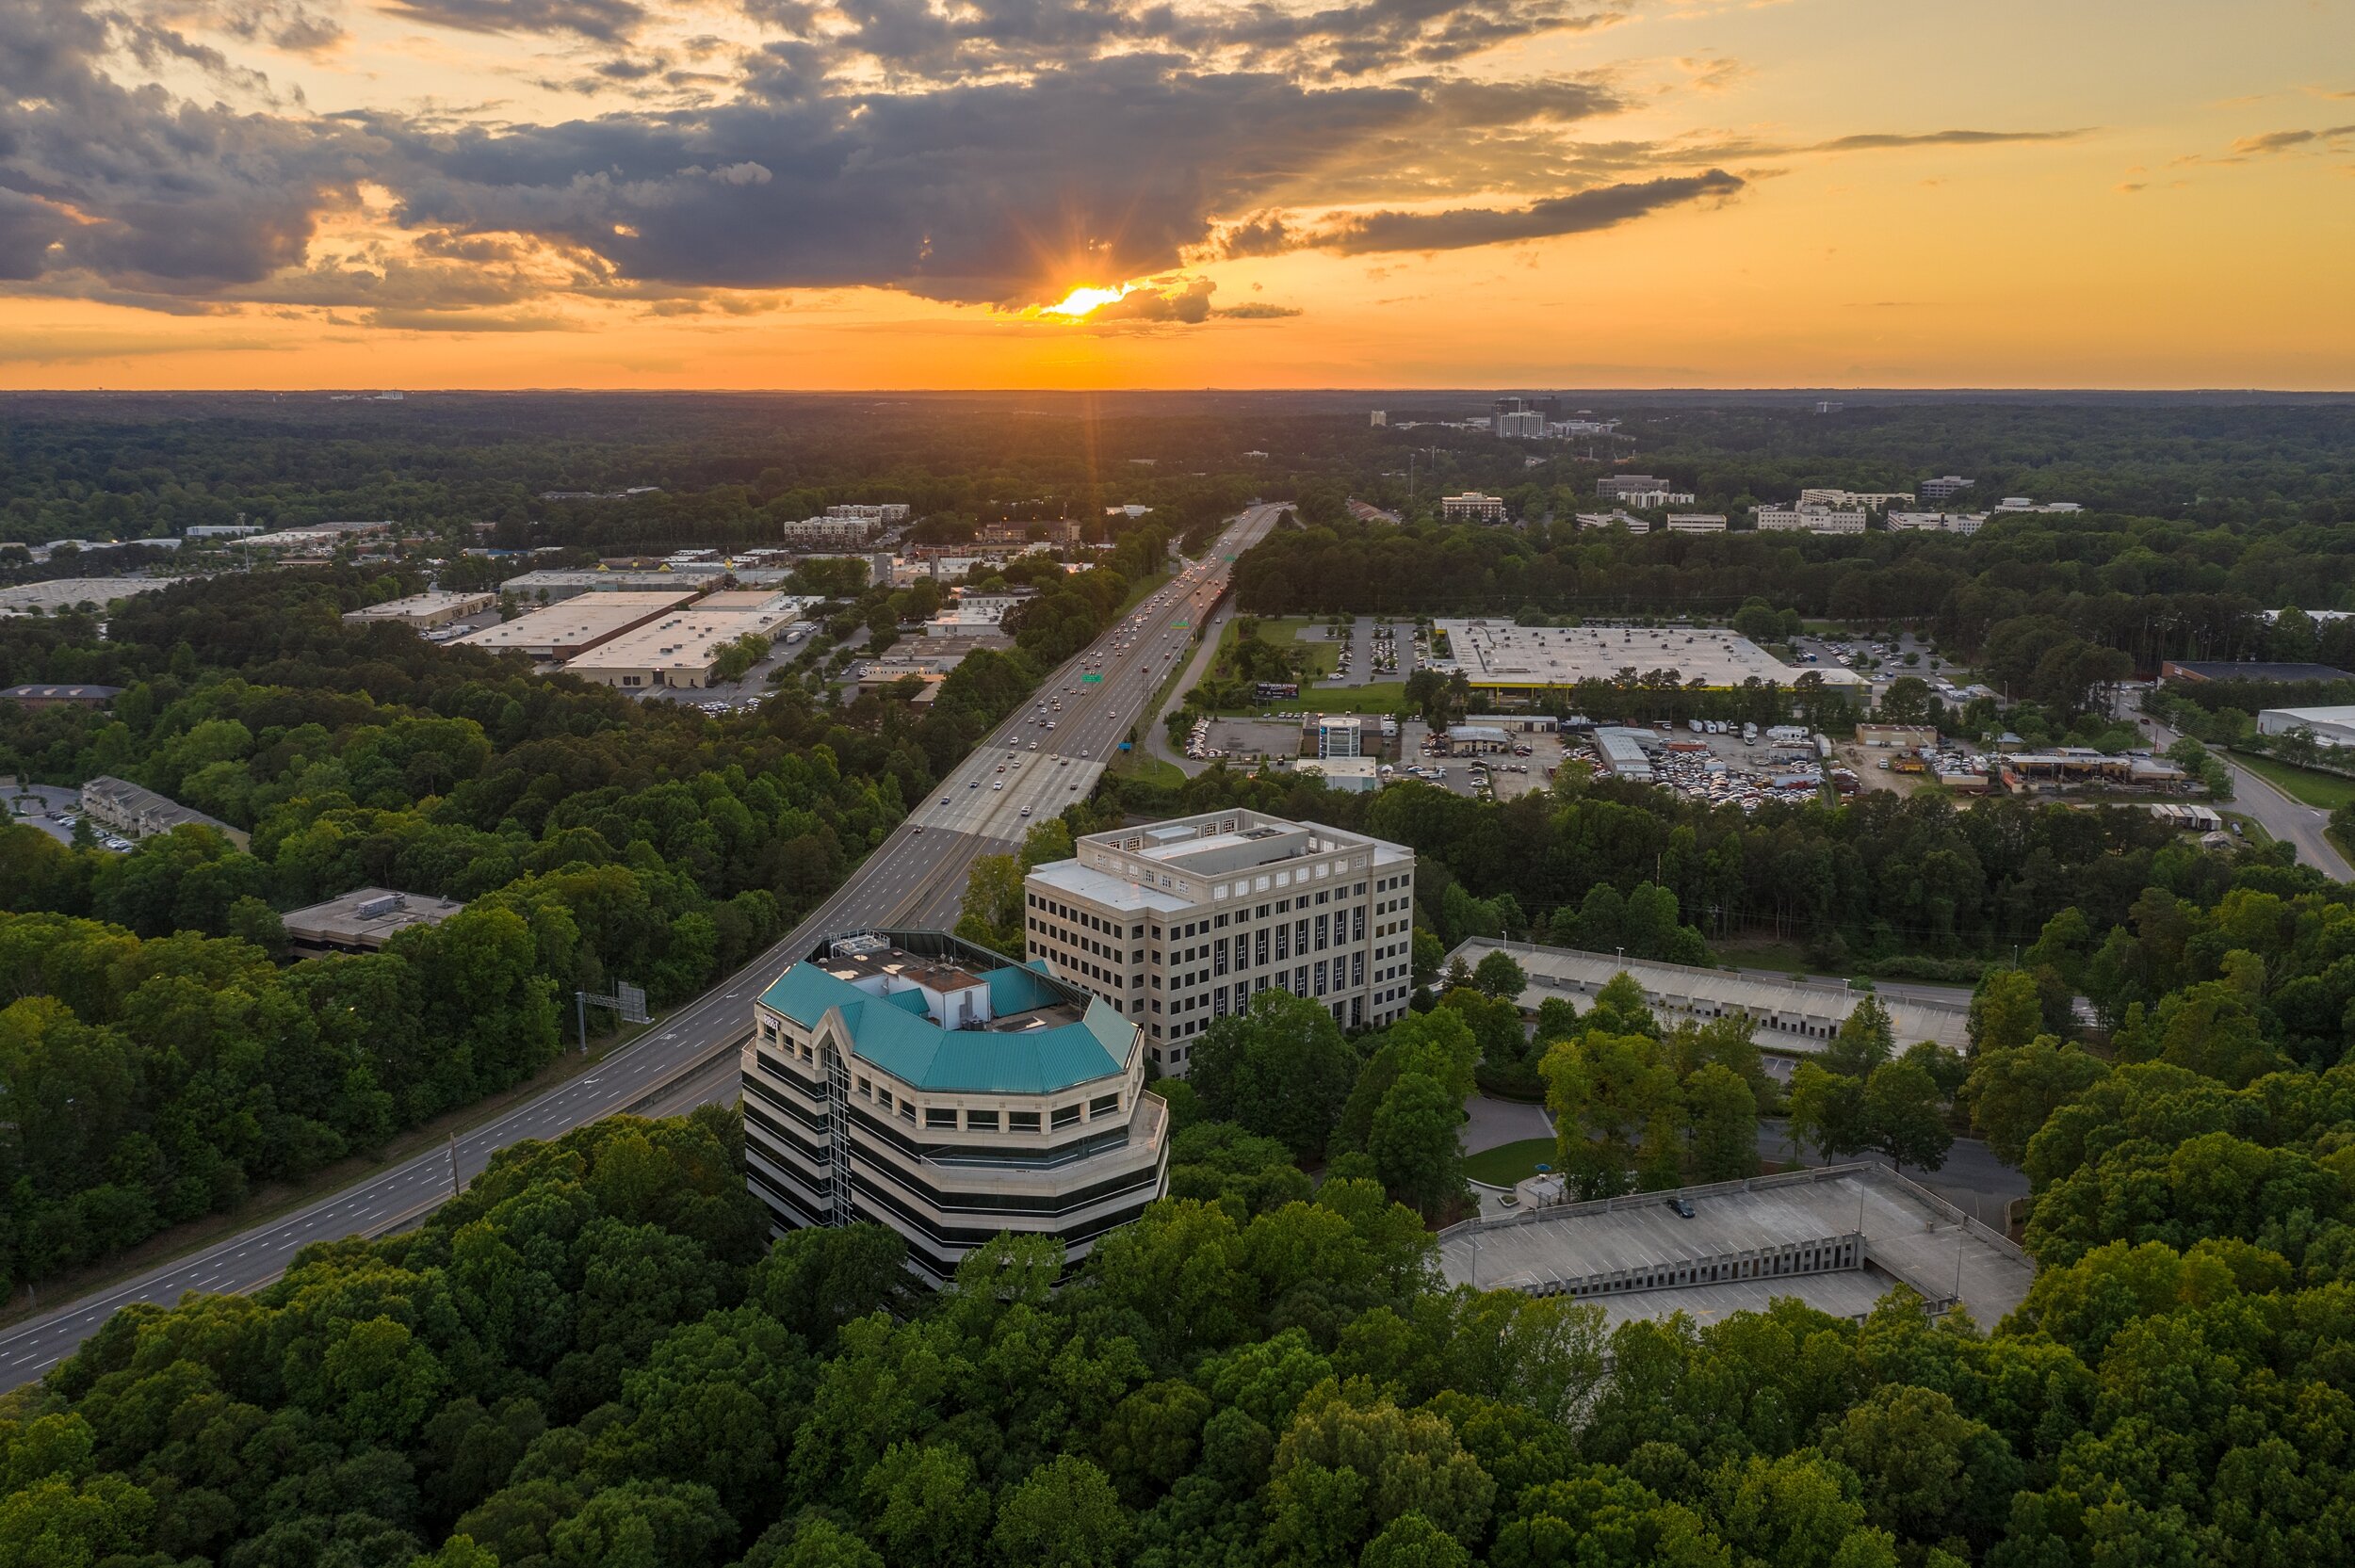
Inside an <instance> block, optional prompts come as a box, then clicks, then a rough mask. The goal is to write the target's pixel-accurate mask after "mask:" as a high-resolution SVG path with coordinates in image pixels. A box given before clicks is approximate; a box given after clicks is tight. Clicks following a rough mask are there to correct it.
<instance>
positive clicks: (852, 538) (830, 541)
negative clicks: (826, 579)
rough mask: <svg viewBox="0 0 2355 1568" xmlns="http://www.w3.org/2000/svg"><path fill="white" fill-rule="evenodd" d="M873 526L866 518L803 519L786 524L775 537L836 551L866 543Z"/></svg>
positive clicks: (873, 529) (872, 522)
mask: <svg viewBox="0 0 2355 1568" xmlns="http://www.w3.org/2000/svg"><path fill="white" fill-rule="evenodd" d="M875 526H876V525H875V522H874V520H873V519H871V518H866V517H804V518H803V519H802V520H801V521H799V522H797V523H788V524H786V525H784V526H783V527H782V528H781V529H780V530H779V531H778V534H777V537H778V538H779V539H782V540H784V541H785V542H787V543H788V544H816V545H820V546H832V547H835V548H837V549H838V548H844V547H848V546H851V545H857V544H864V543H866V542H867V540H868V537H869V535H870V534H872V533H873V532H874V531H875Z"/></svg>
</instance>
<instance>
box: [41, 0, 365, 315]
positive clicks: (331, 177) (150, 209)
mask: <svg viewBox="0 0 2355 1568" xmlns="http://www.w3.org/2000/svg"><path fill="white" fill-rule="evenodd" d="M207 54H208V52H207V51H204V50H202V49H198V48H194V47H192V46H187V45H186V43H185V40H179V39H178V38H177V36H176V35H172V34H169V33H165V32H161V31H159V30H156V29H152V28H146V27H143V26H140V25H139V24H136V23H134V22H130V21H127V20H126V19H124V18H122V17H120V16H112V15H104V16H102V15H97V14H93V13H91V12H89V11H88V10H85V9H84V8H81V7H79V6H76V5H73V4H71V3H69V0H8V3H7V4H4V5H0V84H5V89H6V90H5V91H0V191H8V192H12V193H14V194H15V196H17V197H18V198H33V199H36V200H37V201H39V202H46V203H48V204H49V206H50V208H51V209H52V210H53V211H54V212H56V213H58V214H62V215H65V220H64V221H63V222H62V223H59V222H58V221H57V219H55V218H41V217H39V216H38V215H34V216H31V217H30V218H27V221H29V222H31V223H32V224H33V229H32V234H31V238H37V239H40V240H41V242H42V248H43V251H42V266H41V269H42V270H43V271H44V272H55V271H66V270H75V269H80V270H85V271H88V272H89V273H92V274H95V275H97V276H98V277H101V278H103V279H106V280H107V281H108V283H110V284H111V285H113V286H116V287H128V288H132V289H136V290H154V291H160V292H187V291H202V290H205V289H209V288H214V287H218V286H219V285H222V284H230V283H252V282H256V281H258V280H260V279H262V278H265V277H268V275H270V274H271V273H272V272H275V271H277V270H278V269H280V268H282V267H289V266H293V265H296V264H298V263H300V261H301V260H302V257H303V254H304V251H306V249H307V248H308V246H309V243H310V239H311V236H312V234H313V232H314V230H315V227H316V223H317V216H318V214H319V213H320V212H321V211H322V210H323V209H325V208H326V207H327V206H329V205H331V204H333V202H335V201H337V200H340V199H341V194H340V193H342V192H345V191H348V190H349V188H350V186H351V185H352V183H353V182H354V181H355V180H356V179H357V178H359V177H360V176H361V175H362V174H363V173H365V171H366V170H367V169H368V167H369V163H370V154H371V151H372V150H371V149H370V148H369V147H368V146H367V145H366V143H365V137H363V136H362V134H361V133H360V132H358V131H357V130H355V129H352V128H349V127H345V126H321V125H319V124H317V123H316V122H314V121H305V120H297V119H292V118H288V117H285V116H283V115H277V114H270V113H259V112H240V111H237V110H235V109H232V108H229V107H227V106H225V105H220V104H218V103H216V104H211V105H204V104H197V103H192V102H187V101H184V100H177V99H174V98H171V96H169V95H168V94H166V93H165V92H164V91H163V90H162V89H160V88H156V87H154V86H152V85H149V86H141V87H138V88H136V89H130V88H124V87H123V86H122V85H121V84H120V83H118V82H117V81H116V80H115V78H114V77H113V76H112V75H110V74H109V73H107V72H106V70H105V69H103V64H104V62H105V61H106V59H107V58H108V57H110V56H112V55H121V56H123V57H128V58H129V59H130V60H132V61H133V62H137V61H138V60H139V59H142V58H148V59H155V58H161V57H163V56H166V55H169V56H171V57H175V58H181V59H186V60H188V61H190V62H191V63H194V64H196V65H198V66H200V67H201V68H209V65H210V61H209V60H208V57H207ZM22 210H23V204H22V202H21V201H20V202H16V203H12V205H11V216H12V217H13V216H14V214H15V213H16V212H19V211H22ZM17 227H18V225H17V223H15V222H10V223H9V224H8V228H9V229H10V230H11V231H14V230H15V229H16V228H17ZM30 243H31V240H30V239H27V238H23V237H20V236H18V235H17V234H14V233H11V234H10V236H9V238H8V241H7V242H5V244H6V250H7V251H8V259H9V264H10V265H18V264H20V263H21V260H22V256H21V253H22V251H24V250H25V249H26V248H27V247H28V246H29V244H30Z"/></svg>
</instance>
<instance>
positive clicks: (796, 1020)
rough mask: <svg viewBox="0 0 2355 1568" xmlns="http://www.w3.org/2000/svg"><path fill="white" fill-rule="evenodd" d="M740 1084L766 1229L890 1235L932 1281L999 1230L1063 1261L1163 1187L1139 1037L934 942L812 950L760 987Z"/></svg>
mask: <svg viewBox="0 0 2355 1568" xmlns="http://www.w3.org/2000/svg"><path fill="white" fill-rule="evenodd" d="M743 1079H744V1134H745V1144H746V1150H745V1153H746V1157H747V1160H748V1162H749V1163H750V1166H751V1170H752V1176H751V1184H752V1190H753V1192H754V1194H755V1196H757V1197H758V1198H759V1199H760V1200H761V1201H762V1202H763V1203H764V1204H767V1205H768V1207H769V1211H770V1214H771V1216H772V1217H773V1219H774V1220H775V1223H776V1225H777V1228H778V1229H779V1230H790V1229H796V1228H799V1227H802V1226H808V1225H847V1224H851V1223H853V1222H855V1221H859V1220H871V1221H873V1222H875V1223H878V1224H885V1225H889V1226H890V1227H891V1228H892V1229H894V1230H896V1231H898V1232H899V1233H900V1234H901V1235H902V1236H904V1237H907V1241H908V1260H909V1264H910V1267H911V1268H912V1269H914V1270H915V1271H916V1272H917V1273H918V1274H919V1275H921V1276H922V1277H923V1278H924V1279H926V1280H928V1281H931V1282H933V1283H935V1284H936V1283H938V1282H940V1281H943V1280H945V1279H947V1278H948V1277H949V1276H950V1274H952V1273H953V1272H955V1270H956V1267H957V1264H958V1262H959V1261H960V1260H961V1259H962V1258H963V1257H964V1256H965V1254H966V1253H968V1252H971V1251H972V1250H973V1249H974V1248H976V1247H979V1246H981V1245H983V1243H984V1242H987V1241H988V1240H990V1239H991V1238H992V1237H996V1236H997V1235H998V1234H999V1232H1001V1231H1011V1232H1015V1233H1019V1234H1041V1235H1048V1236H1054V1237H1059V1238H1061V1240H1062V1241H1063V1243H1064V1251H1065V1253H1066V1255H1067V1256H1068V1257H1069V1258H1071V1259H1073V1260H1075V1261H1076V1260H1077V1259H1079V1258H1080V1257H1082V1256H1084V1255H1085V1254H1086V1253H1087V1252H1088V1251H1089V1249H1090V1248H1091V1247H1092V1246H1093V1245H1094V1243H1095V1240H1096V1237H1099V1236H1101V1235H1103V1234H1104V1233H1105V1232H1106V1231H1108V1230H1111V1229H1112V1228H1113V1226H1115V1225H1120V1224H1124V1223H1126V1222H1127V1221H1129V1220H1133V1219H1135V1218H1136V1217H1137V1215H1138V1214H1139V1213H1141V1212H1142V1211H1143V1210H1144V1208H1145V1204H1149V1203H1151V1202H1152V1201H1153V1200H1154V1199H1156V1198H1159V1197H1161V1195H1162V1194H1163V1192H1164V1191H1165V1190H1166V1189H1167V1188H1168V1182H1169V1140H1168V1131H1169V1117H1168V1111H1167V1108H1166V1107H1164V1106H1163V1104H1162V1102H1161V1099H1160V1098H1159V1097H1157V1096H1155V1095H1150V1094H1146V1093H1145V1092H1144V1090H1145V1049H1144V1045H1143V1043H1142V1041H1141V1037H1140V1033H1139V1030H1138V1027H1137V1026H1136V1025H1135V1024H1134V1023H1132V1022H1130V1021H1129V1019H1127V1018H1125V1017H1123V1016H1122V1015H1121V1013H1120V1012H1118V1011H1117V1010H1114V1009H1113V1007H1111V1006H1110V1005H1109V1004H1107V1003H1106V1002H1104V1001H1103V1000H1102V999H1100V998H1099V997H1096V996H1095V995H1092V994H1089V993H1088V992H1087V991H1086V990H1084V989H1082V988H1081V987H1080V986H1077V985H1075V984H1072V983H1071V982H1069V981H1066V980H1063V979H1059V978H1055V977H1054V976H1051V975H1048V974H1045V973H1042V972H1041V971H1040V970H1039V969H1037V968H1033V967H1030V966H1026V965H1023V964H1017V963H1015V962H1012V961H1011V960H1009V959H1006V958H1004V957H1002V956H1000V955H999V954H996V953H993V952H990V951H989V950H987V949H986V948H983V947H977V946H973V945H972V944H970V943H966V942H962V941H960V940H958V939H957V938H955V937H953V936H950V935H949V934H947V933H946V932H942V931H860V932H854V933H852V934H848V935H837V936H833V937H828V938H827V939H825V940H824V941H822V942H820V943H819V944H818V945H817V946H815V947H814V948H813V949H812V950H811V951H810V952H809V954H808V955H807V956H806V957H805V958H804V959H803V960H802V961H801V962H797V963H795V964H794V965H793V966H792V967H791V968H790V969H788V970H787V971H786V972H785V973H784V974H783V975H782V976H780V977H779V978H777V980H776V981H775V983H773V984H771V986H770V987H769V989H768V990H766V991H765V992H763V993H762V994H761V996H760V1000H759V1002H758V1003H757V1004H756V1005H755V1009H754V1021H753V1033H752V1038H751V1039H750V1040H749V1041H747V1042H746V1043H745V1045H744V1051H743Z"/></svg>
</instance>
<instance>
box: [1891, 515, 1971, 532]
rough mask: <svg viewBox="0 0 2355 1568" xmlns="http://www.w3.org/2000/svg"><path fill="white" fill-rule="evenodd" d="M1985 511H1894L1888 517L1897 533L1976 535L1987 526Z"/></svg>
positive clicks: (1893, 530)
mask: <svg viewBox="0 0 2355 1568" xmlns="http://www.w3.org/2000/svg"><path fill="white" fill-rule="evenodd" d="M1987 515H1988V514H1987V513H1985V512H1983V511H1892V512H1891V513H1890V514H1889V516H1888V519H1887V521H1888V523H1889V526H1890V528H1891V530H1892V532H1896V533H1946V534H1975V533H1977V532H1978V531H1979V530H1980V529H1981V528H1984V527H1986V526H1987Z"/></svg>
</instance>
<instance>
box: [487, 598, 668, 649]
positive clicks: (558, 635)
mask: <svg viewBox="0 0 2355 1568" xmlns="http://www.w3.org/2000/svg"><path fill="white" fill-rule="evenodd" d="M694 596H695V595H694V591H693V590H691V589H684V588H683V589H680V590H678V591H677V592H675V593H673V592H662V593H635V592H626V591H625V592H616V593H584V594H579V595H577V596H576V597H574V598H571V599H566V600H563V601H561V602H560V603H558V604H553V605H549V606H545V607H544V608H542V609H535V610H528V611H527V612H525V613H524V614H522V615H519V616H517V617H515V619H514V620H512V621H502V622H499V623H498V624H497V625H495V626H485V627H483V628H482V629H481V630H480V631H479V632H469V633H467V634H466V635H465V636H464V637H462V638H459V639H457V640H456V641H454V642H452V643H451V644H450V646H451V647H453V648H493V649H496V648H571V647H577V646H579V645H580V644H582V643H584V642H587V641H589V640H591V639H595V638H599V637H611V636H613V635H614V634H615V633H616V632H618V631H619V630H620V629H621V628H623V627H625V626H627V625H628V624H629V623H630V622H633V621H639V620H642V619H644V618H645V617H647V616H649V615H659V614H661V613H662V612H663V611H664V610H666V609H670V608H672V607H673V606H677V605H683V604H685V603H687V601H688V600H690V599H691V598H693V597H694Z"/></svg>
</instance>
